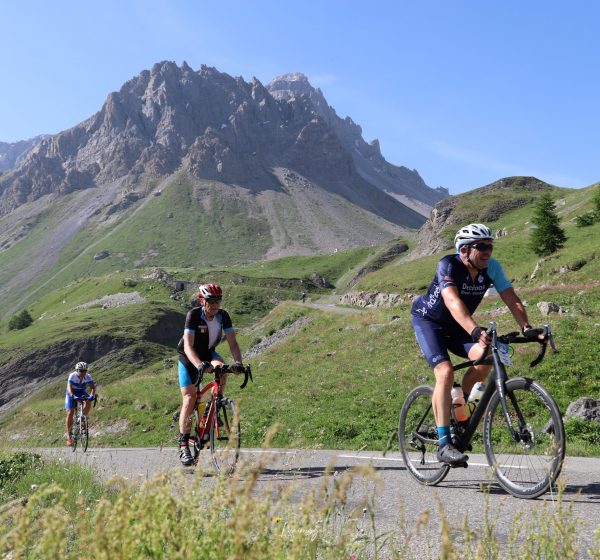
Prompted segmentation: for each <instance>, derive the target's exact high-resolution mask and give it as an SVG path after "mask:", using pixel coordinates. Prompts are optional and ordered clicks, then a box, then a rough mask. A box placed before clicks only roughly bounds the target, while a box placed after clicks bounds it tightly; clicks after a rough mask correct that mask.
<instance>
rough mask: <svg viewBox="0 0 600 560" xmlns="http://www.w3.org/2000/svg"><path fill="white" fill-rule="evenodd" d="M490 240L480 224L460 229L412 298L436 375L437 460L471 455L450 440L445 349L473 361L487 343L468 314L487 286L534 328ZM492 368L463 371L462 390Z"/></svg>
mask: <svg viewBox="0 0 600 560" xmlns="http://www.w3.org/2000/svg"><path fill="white" fill-rule="evenodd" d="M493 242H494V239H493V233H492V230H490V229H489V228H488V227H487V226H485V225H484V224H469V225H468V226H465V227H463V228H460V230H458V233H457V234H456V236H455V238H454V245H455V247H456V254H454V255H447V256H445V257H443V258H442V259H441V260H440V261H439V263H438V266H437V270H436V273H435V277H434V279H433V281H432V282H431V284H430V286H429V289H428V290H427V293H426V294H423V295H421V296H418V297H416V298H415V299H414V301H413V305H412V311H411V315H412V323H413V328H414V331H415V336H416V338H417V341H418V343H419V346H420V347H421V350H422V352H423V355H424V356H425V359H426V360H427V363H428V364H429V366H430V367H431V368H432V369H433V373H434V375H435V387H434V390H433V396H432V399H431V401H432V406H433V413H434V415H435V419H436V424H437V430H438V437H439V450H438V460H439V461H441V462H444V463H449V464H457V463H464V462H466V461H467V460H468V458H469V457H468V456H467V455H465V454H464V453H461V452H460V451H458V450H457V449H456V448H455V447H454V446H453V445H452V441H451V439H450V403H451V396H450V393H451V391H452V385H453V383H454V369H453V367H452V363H451V362H450V356H449V354H448V351H450V352H452V353H453V354H456V355H458V356H461V357H463V358H468V359H470V360H475V359H477V358H480V357H481V355H482V353H483V352H484V351H485V349H486V347H487V345H488V344H489V343H490V342H491V341H490V337H489V336H488V334H487V332H486V330H485V329H484V328H483V327H480V326H479V325H478V324H477V323H476V322H475V320H474V319H473V317H472V315H473V313H474V312H475V310H476V309H477V306H478V305H479V304H480V303H481V300H482V299H483V296H484V294H485V292H486V290H487V289H488V288H489V287H490V286H491V285H492V284H493V285H494V288H495V289H496V291H497V292H498V294H499V295H500V297H501V298H502V301H504V303H505V304H506V305H507V307H508V308H509V309H510V311H511V313H512V314H513V317H514V318H515V320H516V321H517V323H518V324H519V326H520V327H521V330H522V331H523V332H526V331H528V330H530V329H532V327H531V325H530V324H529V319H528V318H527V312H526V311H525V306H524V305H523V302H522V301H521V299H520V298H519V297H518V296H517V294H516V293H515V291H514V289H513V287H512V285H511V283H510V282H509V280H508V279H507V278H506V276H505V274H504V271H503V270H502V267H501V266H500V263H499V262H498V261H497V260H496V259H493V258H492V251H493V249H494V243H493ZM532 332H533V331H532ZM534 336H535V335H534ZM490 368H491V366H488V365H478V366H472V367H471V368H469V369H468V370H467V373H466V374H465V376H464V377H463V380H462V389H463V391H464V393H465V395H468V394H469V392H470V391H471V388H472V387H473V385H474V384H475V383H476V382H477V381H484V380H485V378H486V377H487V375H488V373H489V371H490Z"/></svg>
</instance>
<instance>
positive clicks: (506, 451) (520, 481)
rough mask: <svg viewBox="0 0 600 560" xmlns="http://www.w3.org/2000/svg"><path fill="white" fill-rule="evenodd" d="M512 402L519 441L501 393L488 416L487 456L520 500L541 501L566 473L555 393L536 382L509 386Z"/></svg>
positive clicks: (498, 476)
mask: <svg viewBox="0 0 600 560" xmlns="http://www.w3.org/2000/svg"><path fill="white" fill-rule="evenodd" d="M506 403H507V407H508V411H509V415H510V418H511V420H512V423H513V428H515V429H517V430H518V434H519V435H518V440H519V441H517V440H516V439H515V438H514V437H512V435H511V432H510V430H509V428H508V425H507V422H506V419H505V417H504V412H503V411H502V405H501V404H500V395H499V394H498V392H497V391H496V392H495V393H494V394H493V395H492V398H491V399H490V402H489V404H488V407H487V409H486V412H485V422H484V428H483V434H484V447H485V454H486V456H487V460H488V463H489V465H490V466H491V467H492V469H493V471H494V475H495V476H496V480H497V481H498V484H499V485H500V486H501V487H502V488H503V489H504V490H506V491H507V492H508V493H509V494H511V495H513V496H515V497H517V498H537V497H538V496H541V495H542V494H544V493H545V492H547V491H548V490H550V489H551V488H552V487H553V486H554V483H555V482H556V479H557V478H558V476H559V475H560V471H561V469H562V465H563V461H564V458H565V452H566V437H565V429H564V426H563V422H562V416H561V414H560V410H559V408H558V406H557V405H556V403H555V402H554V399H553V398H552V396H551V395H550V393H549V392H548V391H547V390H546V389H545V388H544V387H543V386H542V385H541V384H539V383H538V382H536V381H534V380H533V379H528V378H515V379H511V380H509V381H507V383H506ZM515 404H516V406H515ZM517 409H518V410H520V413H521V419H519V416H518V411H517Z"/></svg>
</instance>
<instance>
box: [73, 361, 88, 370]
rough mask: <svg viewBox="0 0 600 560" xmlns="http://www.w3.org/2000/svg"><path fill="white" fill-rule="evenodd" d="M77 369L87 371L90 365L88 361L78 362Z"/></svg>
mask: <svg viewBox="0 0 600 560" xmlns="http://www.w3.org/2000/svg"><path fill="white" fill-rule="evenodd" d="M75 369H76V370H77V371H87V369H88V365H87V363H86V362H77V365H76V366H75Z"/></svg>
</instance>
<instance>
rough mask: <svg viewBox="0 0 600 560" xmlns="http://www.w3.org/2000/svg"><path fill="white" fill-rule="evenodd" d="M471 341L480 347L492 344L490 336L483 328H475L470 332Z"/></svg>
mask: <svg viewBox="0 0 600 560" xmlns="http://www.w3.org/2000/svg"><path fill="white" fill-rule="evenodd" d="M471 339H472V340H473V342H475V343H476V344H477V343H479V344H480V345H481V346H489V345H490V343H491V342H492V339H491V338H490V335H489V334H488V332H487V331H486V330H485V329H484V328H483V327H475V328H474V329H473V330H472V331H471Z"/></svg>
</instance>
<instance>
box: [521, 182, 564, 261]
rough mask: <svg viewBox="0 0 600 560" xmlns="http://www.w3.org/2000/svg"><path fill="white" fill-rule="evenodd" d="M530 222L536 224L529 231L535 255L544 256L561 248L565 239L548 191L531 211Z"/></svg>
mask: <svg viewBox="0 0 600 560" xmlns="http://www.w3.org/2000/svg"><path fill="white" fill-rule="evenodd" d="M531 222H532V223H533V224H535V225H536V226H537V228H536V229H534V230H533V231H532V232H531V239H530V247H531V249H532V250H533V252H534V253H535V254H536V255H539V256H541V257H545V256H547V255H551V254H552V253H554V252H555V251H558V249H560V248H562V247H563V246H564V244H565V241H566V240H567V236H566V235H565V232H564V230H563V229H562V228H561V227H560V223H559V218H558V216H557V215H556V205H555V204H554V200H553V199H552V195H550V193H544V194H543V195H542V196H541V197H540V199H539V201H538V203H537V204H536V206H535V210H534V211H533V217H532V218H531Z"/></svg>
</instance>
